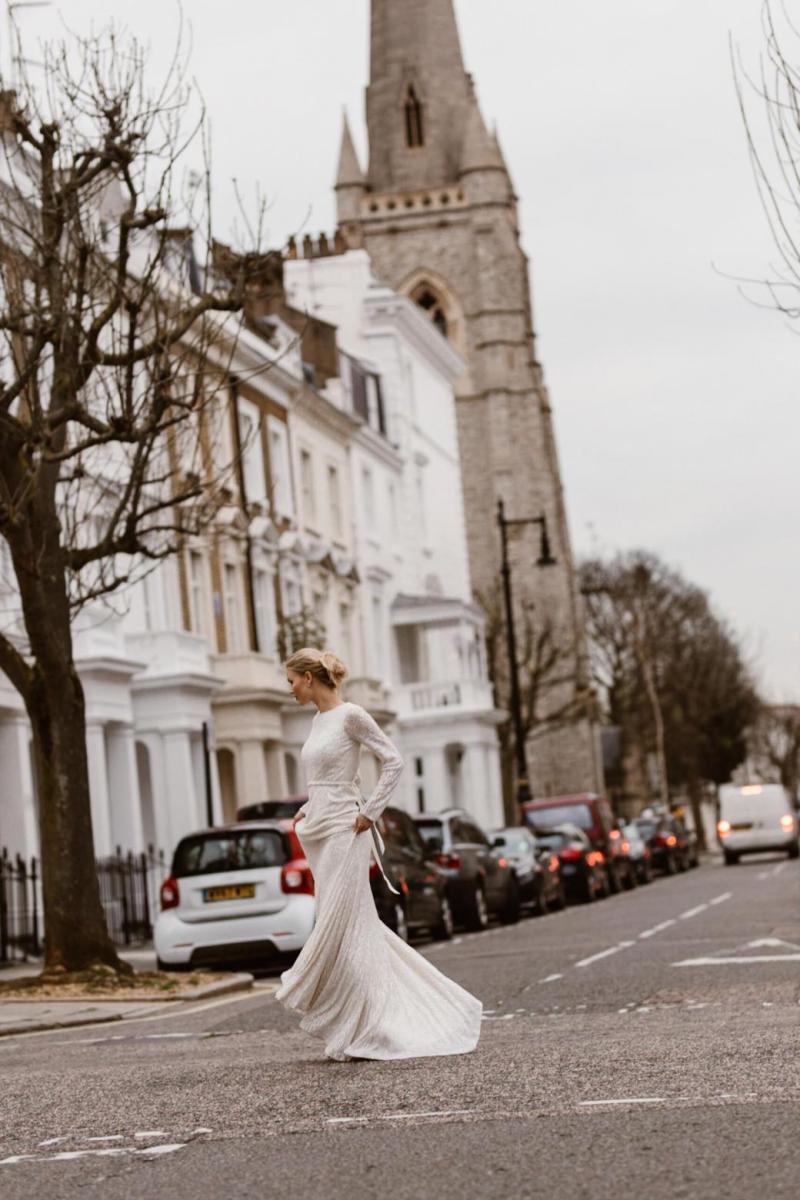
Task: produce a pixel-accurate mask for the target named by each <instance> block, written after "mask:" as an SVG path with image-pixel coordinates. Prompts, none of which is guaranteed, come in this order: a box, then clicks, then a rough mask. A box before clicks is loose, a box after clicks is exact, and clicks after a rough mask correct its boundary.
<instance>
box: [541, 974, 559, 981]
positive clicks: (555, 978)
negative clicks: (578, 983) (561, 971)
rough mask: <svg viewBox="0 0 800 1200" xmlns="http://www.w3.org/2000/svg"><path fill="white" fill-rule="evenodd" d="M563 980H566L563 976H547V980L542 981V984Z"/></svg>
mask: <svg viewBox="0 0 800 1200" xmlns="http://www.w3.org/2000/svg"><path fill="white" fill-rule="evenodd" d="M563 978H564V976H563V975H546V976H545V978H544V979H542V980H541V981H540V982H541V983H555V981H556V980H557V979H563Z"/></svg>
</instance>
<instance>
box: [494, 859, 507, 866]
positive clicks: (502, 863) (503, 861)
mask: <svg viewBox="0 0 800 1200" xmlns="http://www.w3.org/2000/svg"><path fill="white" fill-rule="evenodd" d="M497 865H498V867H507V866H508V859H507V858H498V860H497Z"/></svg>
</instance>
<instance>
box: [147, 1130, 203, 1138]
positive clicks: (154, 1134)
mask: <svg viewBox="0 0 800 1200" xmlns="http://www.w3.org/2000/svg"><path fill="white" fill-rule="evenodd" d="M203 1132H204V1133H205V1132H208V1133H210V1132H211V1130H210V1129H209V1130H208V1131H206V1130H204V1131H203ZM133 1136H134V1137H135V1138H151V1137H166V1136H167V1134H166V1131H165V1130H163V1129H143V1130H141V1131H140V1132H139V1133H135V1134H134V1135H133Z"/></svg>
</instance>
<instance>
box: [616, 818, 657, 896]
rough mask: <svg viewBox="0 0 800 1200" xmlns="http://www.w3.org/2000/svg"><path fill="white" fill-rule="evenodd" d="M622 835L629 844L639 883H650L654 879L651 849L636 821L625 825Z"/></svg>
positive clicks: (629, 854)
mask: <svg viewBox="0 0 800 1200" xmlns="http://www.w3.org/2000/svg"><path fill="white" fill-rule="evenodd" d="M622 835H623V837H624V838H625V840H626V842H627V843H628V847H629V849H628V856H629V858H630V860H631V862H632V864H633V868H634V870H635V871H636V879H637V881H638V882H639V883H649V882H650V880H651V879H652V878H653V868H652V866H651V863H650V847H649V846H648V844H647V842H646V841H645V839H644V838H643V837H642V831H641V829H640V828H639V826H638V825H637V824H636V822H635V821H632V822H631V823H630V825H623V827H622Z"/></svg>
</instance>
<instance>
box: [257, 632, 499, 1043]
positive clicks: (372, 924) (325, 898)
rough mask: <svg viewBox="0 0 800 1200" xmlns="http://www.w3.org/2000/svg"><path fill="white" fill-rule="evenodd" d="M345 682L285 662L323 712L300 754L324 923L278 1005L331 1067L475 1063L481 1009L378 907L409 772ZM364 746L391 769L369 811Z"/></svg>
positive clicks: (314, 662)
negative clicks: (402, 780) (384, 858)
mask: <svg viewBox="0 0 800 1200" xmlns="http://www.w3.org/2000/svg"><path fill="white" fill-rule="evenodd" d="M346 674H347V672H346V670H345V667H344V665H343V664H342V662H341V661H340V660H339V659H338V658H337V657H336V655H335V654H331V653H330V652H328V651H320V650H314V649H306V650H298V651H297V652H296V653H295V654H293V655H292V656H291V658H289V659H288V660H287V662H286V676H287V679H288V682H289V686H290V688H291V691H292V694H293V696H294V697H295V699H296V700H297V701H298V703H300V704H308V703H309V702H310V703H312V704H314V705H315V706H316V708H317V712H316V714H315V716H314V720H313V723H312V726H311V733H310V734H309V736H308V740H307V741H306V743H305V745H304V746H303V751H302V760H303V768H304V770H305V775H306V779H307V780H308V800H307V801H306V803H305V804H304V805H303V806H302V808H301V809H300V810H299V812H298V813H297V815H296V816H295V819H294V820H295V826H296V829H297V834H298V837H299V838H300V841H301V843H302V846H303V850H304V851H305V854H306V857H307V858H308V861H309V864H310V866H311V870H312V872H313V875H314V882H315V892H316V904H317V915H316V924H315V926H314V931H313V933H312V934H311V937H310V938H309V940H308V941H307V942H306V944H305V946H304V947H303V950H302V952H301V953H300V955H299V957H298V959H297V961H296V962H295V964H294V966H293V967H291V969H290V970H288V971H285V972H284V974H283V975H282V976H281V987H280V989H279V990H278V993H277V996H278V999H279V1000H282V1001H283V1003H284V1004H286V1005H287V1006H288V1007H289V1008H293V1009H297V1010H298V1011H299V1012H301V1013H302V1014H303V1019H302V1021H301V1022H300V1027H301V1028H302V1029H304V1030H306V1032H308V1033H311V1034H315V1035H316V1036H317V1037H321V1038H324V1040H325V1053H326V1055H327V1056H328V1058H332V1059H337V1060H339V1061H345V1060H347V1059H350V1058H379V1059H386V1058H417V1057H428V1056H432V1055H439V1054H466V1053H468V1052H469V1051H471V1050H474V1049H475V1046H476V1045H477V1042H478V1037H479V1035H480V1026H481V1014H482V1006H481V1002H480V1001H479V1000H476V998H475V997H474V996H471V995H470V994H469V992H466V991H464V989H463V988H461V987H459V986H458V984H456V983H453V981H452V980H451V979H448V978H447V977H446V976H445V975H442V974H441V972H440V971H437V970H436V968H435V967H434V966H432V965H431V963H429V962H428V960H427V959H425V958H423V957H422V955H420V954H418V953H417V952H416V951H415V950H412V949H411V947H410V946H407V945H406V943H405V942H404V941H403V940H402V939H401V938H399V937H397V935H396V934H394V933H392V931H391V930H390V929H387V927H386V926H385V925H384V924H383V923H382V922H381V920H380V918H379V916H378V912H377V909H376V908H375V901H374V900H373V897H372V891H371V889H370V884H369V859H370V851H371V849H372V847H373V834H372V829H373V826H374V824H375V822H376V821H377V819H378V817H379V816H380V815H381V813H382V812H383V810H384V808H385V807H386V805H387V804H388V803H389V800H390V798H391V795H392V792H393V791H394V789H395V787H396V785H397V780H398V778H399V775H400V772H401V770H402V766H403V764H402V760H401V758H400V755H399V754H398V752H397V750H396V749H395V747H394V745H393V744H392V742H390V740H389V738H388V737H387V736H386V734H385V733H383V731H382V730H381V729H380V728H379V727H378V725H377V724H376V723H375V721H374V720H373V719H372V717H371V716H370V715H369V713H367V712H366V711H365V710H364V709H363V708H361V707H360V706H359V705H358V704H350V703H346V702H344V701H343V700H341V699H340V697H339V694H338V688H339V685H340V684H341V682H342V681H343V679H344V678H345V676H346ZM362 746H364V747H365V748H366V749H367V750H368V751H370V752H371V753H372V754H374V755H375V756H376V757H377V758H378V760H379V761H380V763H381V771H380V777H379V779H378V783H377V786H376V788H375V790H374V792H373V793H372V795H371V796H370V798H369V799H368V800H367V801H366V802H365V803H363V804H362V799H361V792H360V789H359V779H358V760H359V755H360V751H361V747H362ZM376 832H377V831H376ZM365 833H366V834H367V836H366V837H364V836H363V835H364V834H365ZM374 852H375V853H377V851H374Z"/></svg>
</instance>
